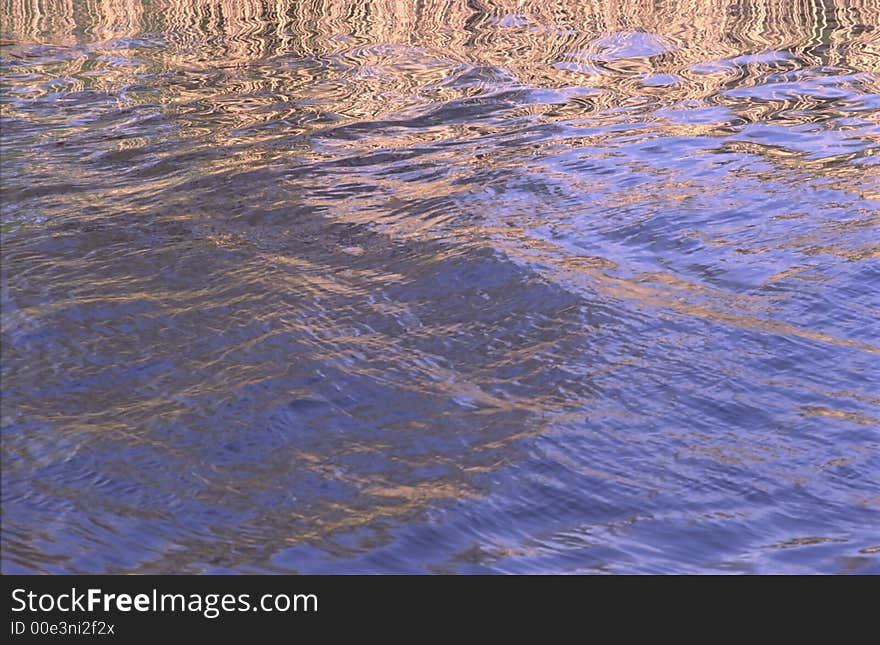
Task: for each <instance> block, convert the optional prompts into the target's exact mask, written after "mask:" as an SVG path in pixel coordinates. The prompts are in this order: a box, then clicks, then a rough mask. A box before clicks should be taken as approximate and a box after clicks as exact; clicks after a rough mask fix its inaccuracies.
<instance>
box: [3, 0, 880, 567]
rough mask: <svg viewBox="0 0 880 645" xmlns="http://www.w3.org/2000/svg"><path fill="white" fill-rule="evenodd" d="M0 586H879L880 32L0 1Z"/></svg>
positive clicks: (760, 16) (776, 11)
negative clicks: (132, 581)
mask: <svg viewBox="0 0 880 645" xmlns="http://www.w3.org/2000/svg"><path fill="white" fill-rule="evenodd" d="M0 10H2V11H0V16H2V40H0V45H2V46H0V52H2V56H3V58H2V63H3V68H2V77H3V78H2V82H3V85H2V123H0V127H2V175H0V179H2V189H3V192H2V210H0V212H2V512H3V516H2V517H3V521H2V568H3V572H4V573H16V572H49V573H82V572H86V573H100V572H109V573H135V572H137V573H158V572H173V573H228V572H236V573H246V572H290V573H293V572H301V573H351V572H379V573H403V572H405V573H446V572H455V573H719V572H720V573H728V572H729V573H838V572H840V573H850V572H852V573H880V450H878V447H880V433H878V428H880V387H878V381H880V325H878V311H880V295H878V294H880V235H878V225H880V162H878V159H880V157H878V153H880V118H878V114H880V4H878V2H877V1H876V0H861V1H859V0H852V1H847V0H835V1H830V0H829V1H824V2H820V1H819V0H804V2H800V3H791V2H783V1H782V0H744V1H743V2H740V3H736V4H734V5H730V4H729V3H721V2H713V1H711V0H694V2H692V3H685V5H681V3H669V2H643V1H639V0H626V1H623V2H611V1H610V0H608V1H605V0H597V1H596V2H589V3H584V2H574V1H572V2H560V3H557V4H556V5H554V7H553V8H550V7H549V6H548V5H546V4H545V3H525V4H524V3H516V2H512V1H507V0H498V1H494V0H493V1H492V2H486V1H479V2H468V3H458V2H442V1H440V0H426V2H423V3H394V2H390V1H387V2H386V1H382V2H367V1H366V0H361V1H351V2H345V1H340V2H332V3H326V4H322V3H321V2H308V3H292V2H281V1H278V2H275V1H269V0H263V1H258V0H236V1H234V2H233V1H232V0H228V1H221V2H208V1H207V0H189V1H187V0H163V1H154V0H144V1H140V0H104V1H98V0H90V1H75V2H73V3H69V2H67V3H66V2H61V1H55V0H39V1H38V0H15V1H13V0H3V1H2V2H0Z"/></svg>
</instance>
